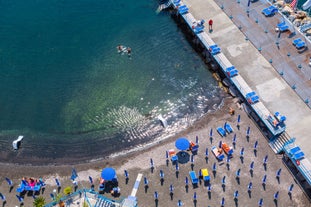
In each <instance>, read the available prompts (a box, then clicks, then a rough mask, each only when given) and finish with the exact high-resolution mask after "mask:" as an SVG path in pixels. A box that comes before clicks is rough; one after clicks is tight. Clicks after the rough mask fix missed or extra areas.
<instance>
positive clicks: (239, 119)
mask: <svg viewBox="0 0 311 207" xmlns="http://www.w3.org/2000/svg"><path fill="white" fill-rule="evenodd" d="M240 122H241V115H238V123H240Z"/></svg>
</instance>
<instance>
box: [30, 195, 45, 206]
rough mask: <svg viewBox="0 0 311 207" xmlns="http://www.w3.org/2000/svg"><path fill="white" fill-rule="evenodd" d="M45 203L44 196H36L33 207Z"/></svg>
mask: <svg viewBox="0 0 311 207" xmlns="http://www.w3.org/2000/svg"><path fill="white" fill-rule="evenodd" d="M45 204H46V203H45V198H43V197H42V196H39V197H37V198H36V199H35V200H34V202H33V206H34V207H44V205H45Z"/></svg>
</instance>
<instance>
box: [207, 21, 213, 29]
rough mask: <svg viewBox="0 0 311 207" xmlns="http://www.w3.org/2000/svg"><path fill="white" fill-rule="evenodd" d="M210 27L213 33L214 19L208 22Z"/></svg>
mask: <svg viewBox="0 0 311 207" xmlns="http://www.w3.org/2000/svg"><path fill="white" fill-rule="evenodd" d="M208 26H209V30H210V31H212V30H213V20H212V19H210V20H209V21H208Z"/></svg>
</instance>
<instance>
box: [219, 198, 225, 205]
mask: <svg viewBox="0 0 311 207" xmlns="http://www.w3.org/2000/svg"><path fill="white" fill-rule="evenodd" d="M220 205H221V206H225V198H224V197H222V199H221V201H220Z"/></svg>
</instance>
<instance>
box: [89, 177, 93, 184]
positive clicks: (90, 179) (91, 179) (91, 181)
mask: <svg viewBox="0 0 311 207" xmlns="http://www.w3.org/2000/svg"><path fill="white" fill-rule="evenodd" d="M89 181H90V183H91V184H92V185H93V178H92V177H91V176H89Z"/></svg>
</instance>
